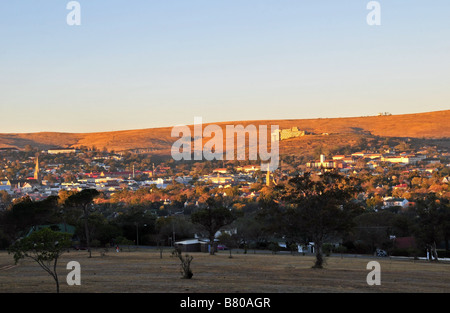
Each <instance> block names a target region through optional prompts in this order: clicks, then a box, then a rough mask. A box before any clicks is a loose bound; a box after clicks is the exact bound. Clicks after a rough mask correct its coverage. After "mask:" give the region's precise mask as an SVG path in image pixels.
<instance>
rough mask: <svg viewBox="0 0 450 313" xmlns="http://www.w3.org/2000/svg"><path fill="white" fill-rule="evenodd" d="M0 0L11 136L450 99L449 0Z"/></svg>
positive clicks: (437, 104)
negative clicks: (73, 17) (71, 19)
mask: <svg viewBox="0 0 450 313" xmlns="http://www.w3.org/2000/svg"><path fill="white" fill-rule="evenodd" d="M369 2H370V1H369V0H340V1H338V0H314V1H313V0H227V1H225V0H170V1H169V0H132V1H125V0H123V1H119V0H110V1H107V0H79V1H78V3H79V4H80V8H81V9H80V14H79V16H80V20H81V25H74V26H70V25H68V23H67V16H68V14H70V13H71V12H72V10H71V9H67V7H66V6H67V4H68V3H69V1H67V0H46V1H33V0H20V1H1V2H0V118H1V123H0V133H26V132H42V131H59V132H79V133H83V132H97V131H114V130H126V129H143V128H153V127H166V126H173V125H180V124H185V125H188V124H193V122H194V118H195V117H197V116H198V117H202V119H203V122H204V123H215V122H226V121H240V120H260V119H304V118H332V117H353V116H371V115H377V114H378V113H380V112H389V113H391V114H408V113H420V112H429V111H438V110H447V109H450V88H449V86H450V57H449V56H450V1H448V0H433V1H429V0H428V1H425V0H380V1H377V2H378V3H379V4H380V8H381V9H380V14H379V16H380V21H381V25H373V26H371V25H369V24H368V23H367V16H368V15H369V14H370V13H372V11H373V10H370V9H368V8H367V4H368V3H369Z"/></svg>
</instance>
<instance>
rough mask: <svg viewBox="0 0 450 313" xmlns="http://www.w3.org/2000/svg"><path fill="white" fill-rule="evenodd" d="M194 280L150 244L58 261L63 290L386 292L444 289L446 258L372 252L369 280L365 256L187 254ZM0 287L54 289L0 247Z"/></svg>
mask: <svg viewBox="0 0 450 313" xmlns="http://www.w3.org/2000/svg"><path fill="white" fill-rule="evenodd" d="M191 255H193V256H194V259H193V262H192V271H193V273H194V276H193V278H192V279H190V280H187V279H182V278H181V273H180V267H179V266H180V262H179V260H178V259H176V258H174V257H171V251H170V250H167V251H165V252H164V253H163V258H160V254H159V252H158V251H155V250H140V251H130V252H127V251H124V252H120V253H116V252H114V251H111V252H108V253H107V254H106V256H101V254H100V251H99V252H94V253H93V257H92V258H88V254H87V252H85V251H81V252H79V251H70V252H69V253H66V254H64V255H63V257H62V258H61V260H60V262H59V266H58V274H59V277H60V284H61V287H60V288H61V289H60V292H62V293H79V292H81V293H185V292H186V293H312V292H314V293H323V292H325V293H343V292H345V293H379V292H380V293H392V292H402V293H409V292H414V293H417V292H421V293H428V292H430V293H431V292H433V293H436V292H438V293H447V292H450V275H449V274H450V264H445V263H428V262H426V261H412V260H395V259H389V258H372V259H374V260H376V261H378V262H379V263H380V265H381V285H380V286H369V285H368V284H367V282H366V277H367V275H368V274H369V272H370V271H369V270H367V269H366V265H367V263H368V262H369V261H370V260H371V258H346V257H343V258H341V257H329V258H327V259H326V265H325V268H324V269H320V270H319V269H312V268H311V266H312V265H313V263H314V258H313V257H312V256H302V255H288V254H284V255H283V254H277V255H272V254H253V253H248V254H234V255H233V257H232V258H229V253H228V252H226V251H225V252H219V253H218V254H216V255H214V256H211V255H209V254H205V253H192V254H191ZM69 261H77V262H79V263H80V265H81V286H68V285H67V284H66V276H67V274H68V273H69V272H70V270H67V269H66V265H67V263H68V262H69ZM0 264H1V268H2V269H3V270H2V271H0V292H2V293H21V292H27V293H34V292H45V293H47V292H50V293H52V292H55V284H54V281H53V279H52V278H51V277H50V276H49V275H48V274H47V273H46V272H44V270H42V269H41V268H40V267H39V266H38V265H37V264H36V263H35V262H33V261H31V260H23V261H20V262H19V264H18V266H12V265H14V260H13V258H12V255H8V253H6V252H0Z"/></svg>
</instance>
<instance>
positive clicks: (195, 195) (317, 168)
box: [0, 128, 450, 253]
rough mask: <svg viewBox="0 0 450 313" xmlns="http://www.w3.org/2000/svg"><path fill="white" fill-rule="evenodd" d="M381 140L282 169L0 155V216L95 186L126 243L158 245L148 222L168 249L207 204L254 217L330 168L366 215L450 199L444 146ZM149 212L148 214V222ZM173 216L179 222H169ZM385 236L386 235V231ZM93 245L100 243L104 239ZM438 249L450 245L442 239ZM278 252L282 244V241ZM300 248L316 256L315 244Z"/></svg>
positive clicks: (146, 158)
mask: <svg viewBox="0 0 450 313" xmlns="http://www.w3.org/2000/svg"><path fill="white" fill-rule="evenodd" d="M279 133H280V140H281V141H285V140H290V139H292V138H296V137H301V136H306V135H307V133H306V132H304V131H299V130H298V129H297V128H292V129H290V130H281V131H279ZM327 135H328V134H321V136H327ZM379 141H380V142H382V143H383V144H380V145H378V146H377V147H375V146H374V145H371V146H372V147H370V150H369V149H367V150H361V148H363V147H364V145H366V144H367V142H366V141H365V140H363V141H362V142H361V145H360V146H356V147H354V148H353V149H359V150H357V151H351V149H348V147H347V148H346V149H344V152H347V153H344V154H342V153H338V154H327V155H326V154H324V153H323V150H324V149H321V150H320V151H319V150H317V151H315V152H314V153H315V155H314V157H309V161H305V160H307V159H306V158H305V157H300V158H295V156H292V155H291V156H289V155H287V156H286V155H285V156H283V155H281V157H280V159H281V161H280V166H279V168H278V169H277V170H276V171H274V172H270V171H268V172H266V171H264V170H262V169H261V165H260V164H257V163H254V162H255V161H241V160H235V161H233V160H226V161H225V160H214V161H198V160H196V161H175V160H173V159H171V158H170V157H168V158H164V157H156V156H152V155H149V154H146V153H133V152H130V151H125V152H120V153H116V152H114V151H107V150H106V149H103V150H99V149H96V148H95V147H92V148H87V147H79V148H57V149H48V150H39V149H36V148H33V147H32V146H27V147H25V149H23V150H19V149H15V148H3V149H1V151H0V157H1V159H0V167H1V177H2V178H1V179H0V195H1V197H0V211H1V210H3V211H8V210H10V209H11V207H13V206H14V205H15V204H17V203H20V202H21V201H24V199H28V201H43V200H45V199H47V198H49V197H59V198H62V199H64V198H67V197H68V196H69V195H70V194H73V193H75V192H79V191H81V190H85V189H95V190H97V191H98V192H99V193H100V195H99V196H98V197H97V198H96V199H95V202H94V206H95V207H96V208H97V209H98V212H101V213H102V216H103V217H102V218H104V219H105V220H108V219H114V218H122V219H124V218H125V217H127V223H128V224H132V225H135V226H133V227H136V229H134V228H133V227H129V228H130V229H129V230H128V231H127V232H125V233H123V232H122V233H121V236H122V235H123V237H124V238H126V239H127V240H128V242H134V243H135V244H157V240H156V239H155V233H156V232H157V230H156V228H158V227H157V226H154V225H153V226H152V227H146V226H147V225H150V224H152V223H153V224H155V223H156V224H158V223H159V224H160V226H159V227H160V228H164V229H165V234H164V235H163V236H162V238H163V241H164V243H165V244H168V245H171V244H172V243H173V242H175V241H176V240H182V239H190V238H192V237H193V236H194V234H195V231H197V230H198V229H195V228H192V224H189V222H188V221H187V220H188V218H187V217H189V216H190V214H191V213H192V212H195V211H196V210H197V209H199V208H204V207H205V206H206V203H207V202H208V199H209V198H214V199H216V200H218V201H219V202H220V203H221V204H222V205H223V206H224V207H226V208H228V209H229V210H233V211H236V212H241V216H244V217H245V216H247V217H248V216H255V215H254V214H256V213H255V212H258V211H260V210H261V206H262V205H263V204H262V203H264V199H265V198H266V197H267V194H268V190H270V188H273V187H275V186H277V185H282V184H283V182H286V181H288V180H289V179H291V178H293V177H297V176H299V175H303V174H304V173H312V174H318V175H320V174H322V173H325V172H335V173H339V174H340V175H342V176H344V177H353V178H358V179H359V180H360V181H361V186H360V187H361V190H360V192H359V194H358V195H357V197H356V200H357V201H358V203H359V205H360V206H361V207H362V208H363V209H364V210H365V212H389V214H397V215H398V214H403V213H405V212H408V211H410V210H413V209H414V207H415V205H416V200H417V199H421V198H423V197H424V196H426V195H428V194H430V193H432V194H434V195H436V196H437V197H438V198H439V199H447V201H448V199H449V197H450V187H449V182H450V153H449V152H448V151H447V149H445V148H441V147H438V146H432V145H424V146H417V145H411V144H409V143H408V141H407V140H405V141H403V140H400V141H393V143H394V144H392V146H389V145H388V144H386V142H387V141H386V140H379ZM325 150H326V149H325ZM310 155H311V156H312V154H310ZM252 162H253V163H252ZM131 212H133V213H131ZM136 212H138V213H139V214H140V215H141V217H140V218H137V220H134V219H133V218H132V217H131V215H132V214H136ZM144 216H146V217H145V218H144ZM149 216H151V218H149V219H146V218H148V217H149ZM157 220H159V221H158V222H156V221H157ZM175 220H177V222H176V223H175V224H176V226H173V224H174V221H175ZM164 221H166V222H167V223H168V221H171V224H172V227H171V228H170V227H168V226H167V225H165V226H164V227H163V226H161V225H163V224H164ZM247 222H248V221H247ZM167 223H166V224H167ZM186 223H187V224H186ZM156 224H155V225H156ZM183 225H184V226H183ZM155 227H156V228H155ZM246 227H248V225H247V226H246ZM377 227H378V226H377ZM380 227H381V228H383V227H384V228H383V229H384V230H383V232H384V234H383V235H382V236H381V237H382V239H380V240H379V242H377V244H374V243H373V244H372V246H371V247H370V248H367V247H366V248H364V249H363V250H362V251H363V252H369V253H371V249H372V250H373V249H375V246H377V247H382V246H383V245H384V246H386V242H385V241H386V237H387V238H393V237H395V236H396V235H395V234H394V233H395V231H394V229H395V227H394V226H392V225H391V226H390V227H387V226H385V225H384V224H383V225H382V226H380ZM169 228H170V229H169ZM397 228H398V227H397ZM406 228H407V227H406ZM406 228H405V229H401V230H398V229H397V233H398V234H397V236H398V235H401V236H400V237H408V238H409V237H410V236H409V235H410V234H411V232H410V231H409V230H407V229H406ZM193 229H194V230H195V231H194V230H193ZM160 230H161V229H160ZM389 231H391V233H386V232H389ZM139 233H141V234H140V235H139ZM116 235H117V234H116ZM111 236H113V235H111ZM111 236H109V237H111ZM109 237H108V239H109V240H111V238H109ZM258 240H259V239H258ZM258 240H257V241H258ZM264 240H265V241H266V243H265V244H261V242H259V244H258V245H259V247H262V246H265V247H268V246H269V243H268V242H269V241H270V240H272V239H270V240H269V239H267V236H266V237H265V239H264ZM277 240H278V241H280V238H278V239H277ZM377 240H378V239H377ZM99 241H102V243H101V244H105V241H106V240H105V239H101V240H99ZM398 242H401V240H400V239H399V240H398ZM106 243H108V242H107V241H106ZM197 243H198V242H197ZM341 243H342V242H341ZM443 244H445V245H448V240H447V239H446V240H445V242H443ZM280 246H281V247H283V246H284V247H287V245H286V244H284V243H282V244H281V245H280ZM353 248H354V249H353V250H354V251H361V250H358V249H357V248H355V247H353ZM407 248H410V246H407ZM306 249H309V250H308V251H312V248H311V247H309V248H308V247H306ZM446 250H447V249H446ZM299 251H300V250H299Z"/></svg>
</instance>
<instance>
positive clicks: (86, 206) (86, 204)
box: [65, 189, 100, 257]
mask: <svg viewBox="0 0 450 313" xmlns="http://www.w3.org/2000/svg"><path fill="white" fill-rule="evenodd" d="M99 195H100V193H99V192H98V191H97V190H96V189H84V190H82V191H80V192H77V193H76V194H73V195H71V196H69V197H68V198H67V200H66V203H65V204H66V206H71V207H78V208H81V209H82V210H83V219H84V231H85V235H86V245H87V249H88V251H89V257H91V256H92V254H91V248H90V238H89V226H88V219H89V214H90V211H91V206H92V202H93V200H94V198H95V197H97V196H99Z"/></svg>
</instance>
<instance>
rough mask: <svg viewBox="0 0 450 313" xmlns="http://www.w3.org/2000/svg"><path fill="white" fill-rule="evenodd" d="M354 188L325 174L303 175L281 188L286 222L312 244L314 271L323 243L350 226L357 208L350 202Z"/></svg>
mask: <svg viewBox="0 0 450 313" xmlns="http://www.w3.org/2000/svg"><path fill="white" fill-rule="evenodd" d="M357 185H358V183H357V182H356V181H353V180H351V179H349V178H346V177H344V176H342V175H340V174H337V173H333V172H325V173H323V174H321V175H318V176H316V177H312V176H311V174H310V173H305V174H304V175H302V176H298V177H295V178H292V179H290V180H289V181H288V183H287V184H286V185H284V186H282V187H281V188H283V190H282V192H281V193H280V201H281V202H282V205H284V206H286V207H287V210H286V212H288V214H289V215H290V222H291V223H292V222H293V221H294V220H295V222H296V223H297V228H298V229H301V230H302V232H305V233H306V234H307V235H308V236H309V237H310V238H311V239H312V241H313V242H314V249H315V253H316V261H315V264H314V266H313V267H314V268H322V267H323V252H322V246H323V243H324V240H325V239H326V238H328V237H330V236H333V235H338V234H342V233H344V232H345V231H348V230H349V229H350V228H351V226H353V222H352V220H353V218H354V217H355V216H356V215H357V214H358V212H359V206H358V205H356V204H355V203H354V202H352V201H350V200H351V199H352V197H353V196H354V195H355V194H356V193H357V189H358V188H357V187H356V186H357Z"/></svg>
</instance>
